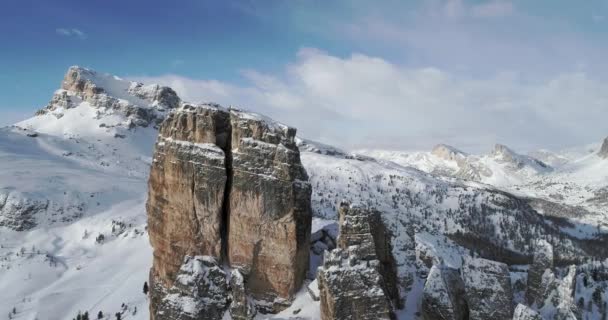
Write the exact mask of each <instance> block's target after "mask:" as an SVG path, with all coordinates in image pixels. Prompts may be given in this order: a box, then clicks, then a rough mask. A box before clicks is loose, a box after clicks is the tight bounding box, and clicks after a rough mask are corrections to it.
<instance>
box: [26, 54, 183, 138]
mask: <svg viewBox="0 0 608 320" xmlns="http://www.w3.org/2000/svg"><path fill="white" fill-rule="evenodd" d="M82 102H86V103H88V105H89V106H90V107H92V108H95V109H96V114H97V117H102V116H103V115H106V114H116V113H118V114H122V115H123V116H124V117H126V119H127V120H126V121H125V122H124V123H120V124H117V125H120V126H126V127H128V128H132V127H135V126H140V127H147V126H150V125H153V126H158V125H160V123H161V122H162V121H163V119H164V117H165V114H166V112H167V111H169V110H171V109H175V108H177V107H178V106H179V105H180V99H179V97H178V96H177V94H176V93H175V91H173V89H171V88H169V87H163V86H159V85H143V84H141V83H137V82H130V81H126V80H123V79H120V78H117V77H114V76H111V75H107V74H100V73H97V72H95V71H93V70H89V69H86V68H82V67H77V66H73V67H70V68H69V69H68V71H67V73H66V75H65V77H64V79H63V82H62V84H61V89H60V90H58V91H56V92H55V94H54V95H53V98H52V99H51V101H50V102H49V104H48V105H47V106H46V107H45V108H43V109H41V110H39V111H38V112H37V113H36V114H37V115H44V114H48V113H50V114H53V115H55V116H56V117H58V118H60V117H62V116H63V115H64V110H66V109H70V108H75V107H77V106H78V105H80V104H81V103H82Z"/></svg>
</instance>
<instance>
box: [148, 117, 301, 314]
mask: <svg viewBox="0 0 608 320" xmlns="http://www.w3.org/2000/svg"><path fill="white" fill-rule="evenodd" d="M295 132H296V131H295V129H293V128H289V127H287V126H283V125H280V124H277V123H275V122H273V121H272V120H270V119H266V118H263V117H262V116H259V115H254V114H250V113H244V112H241V111H237V110H225V109H223V108H221V107H220V106H217V105H200V106H192V105H184V106H182V107H181V108H180V109H179V110H178V111H177V112H174V113H171V114H170V115H168V117H167V119H166V120H165V122H164V123H163V125H162V127H161V128H160V134H159V137H158V140H157V143H156V149H155V153H154V162H153V164H152V168H151V172H150V179H149V192H148V202H147V204H146V206H147V211H148V225H149V234H150V242H151V244H152V247H153V248H154V262H153V267H152V270H151V273H150V277H151V279H150V282H153V283H158V284H159V285H161V286H162V287H164V288H170V287H171V286H173V285H174V281H175V279H176V274H177V272H178V270H179V269H180V265H179V262H180V261H182V259H183V257H184V256H192V255H209V256H212V257H215V258H217V259H218V260H221V261H222V262H224V263H227V264H229V265H230V266H231V267H233V268H238V269H239V270H242V271H243V272H244V274H245V275H246V279H243V283H245V282H246V283H247V286H246V289H245V287H244V286H243V287H241V286H240V283H235V286H236V297H237V298H238V301H236V305H234V308H232V310H233V311H235V312H236V313H238V314H239V315H242V316H243V317H245V318H246V317H248V316H249V315H250V313H251V311H250V310H247V309H248V308H249V306H248V305H247V303H246V302H247V301H248V300H247V299H246V298H247V296H251V298H253V300H256V301H260V302H262V301H263V302H264V304H259V305H258V306H257V307H258V308H262V307H263V308H265V309H264V310H265V311H269V312H275V311H279V310H280V309H281V308H282V307H285V306H286V305H288V304H289V302H290V300H291V299H292V298H293V295H294V294H295V293H296V291H297V290H298V289H299V288H300V286H301V284H302V282H303V280H304V278H305V276H306V272H307V269H308V259H309V257H308V255H309V249H310V228H311V208H310V193H311V187H310V184H309V183H308V176H307V174H306V171H305V170H304V168H303V167H302V165H301V163H300V156H299V151H298V149H297V147H296V145H295V142H294V137H295ZM176 262H177V263H176ZM239 274H240V273H239ZM241 277H242V275H241ZM238 279H239V277H237V278H235V281H237V280H238ZM154 310H155V306H154V301H152V304H151V311H152V314H154ZM163 319H165V318H163ZM243 319H244V318H243Z"/></svg>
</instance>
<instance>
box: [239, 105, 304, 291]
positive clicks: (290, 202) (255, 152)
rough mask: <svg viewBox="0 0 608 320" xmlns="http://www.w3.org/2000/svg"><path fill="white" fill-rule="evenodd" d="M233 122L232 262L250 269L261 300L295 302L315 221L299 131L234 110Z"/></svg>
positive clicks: (252, 285)
mask: <svg viewBox="0 0 608 320" xmlns="http://www.w3.org/2000/svg"><path fill="white" fill-rule="evenodd" d="M230 121H231V126H232V140H231V147H232V161H231V164H232V168H231V172H232V177H231V187H230V191H229V193H230V197H229V203H228V211H229V214H228V229H229V232H228V235H227V241H228V257H227V258H228V261H229V262H230V264H231V265H232V266H234V267H239V268H242V269H244V270H247V273H248V278H247V284H248V287H249V292H250V293H251V294H252V295H253V296H254V297H255V298H256V299H260V300H266V301H272V300H274V299H275V298H290V297H292V296H293V294H295V293H296V291H297V290H298V289H299V287H300V285H301V284H302V282H303V281H304V279H305V276H306V271H307V269H308V261H309V260H308V259H309V250H310V230H311V218H312V216H311V215H312V213H311V207H310V196H311V187H310V184H309V183H308V175H307V174H306V171H305V170H304V167H303V166H302V164H301V162H300V153H299V150H298V148H297V146H296V144H295V140H294V139H295V134H296V130H295V129H293V128H289V127H287V126H284V125H280V124H277V123H275V122H273V121H272V120H269V119H265V118H263V117H261V116H259V115H252V114H248V113H243V112H239V111H234V110H233V111H231V112H230ZM277 302H280V301H277Z"/></svg>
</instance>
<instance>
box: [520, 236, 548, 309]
mask: <svg viewBox="0 0 608 320" xmlns="http://www.w3.org/2000/svg"><path fill="white" fill-rule="evenodd" d="M552 268H553V246H551V244H550V243H548V242H547V241H546V240H539V241H537V243H536V244H535V248H534V258H533V262H532V265H531V266H530V269H529V270H528V289H527V290H526V300H528V304H530V305H532V304H534V303H535V302H540V299H541V298H542V291H541V290H542V279H543V274H544V273H545V270H547V269H549V270H551V269H552Z"/></svg>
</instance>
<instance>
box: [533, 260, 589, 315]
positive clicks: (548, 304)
mask: <svg viewBox="0 0 608 320" xmlns="http://www.w3.org/2000/svg"><path fill="white" fill-rule="evenodd" d="M575 286H576V267H575V266H574V265H572V266H570V267H568V269H567V273H566V275H565V276H564V277H563V278H558V277H557V276H556V275H555V273H554V272H553V271H552V270H549V269H548V270H545V273H544V274H543V276H542V285H541V291H540V292H541V293H542V296H541V299H540V300H539V301H538V302H537V303H536V304H535V305H536V306H537V308H538V310H539V312H540V313H541V314H542V315H543V317H544V318H546V319H554V320H566V319H568V320H574V319H577V318H579V317H577V314H578V313H579V310H577V307H576V305H575V303H574V292H575V290H574V289H575Z"/></svg>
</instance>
